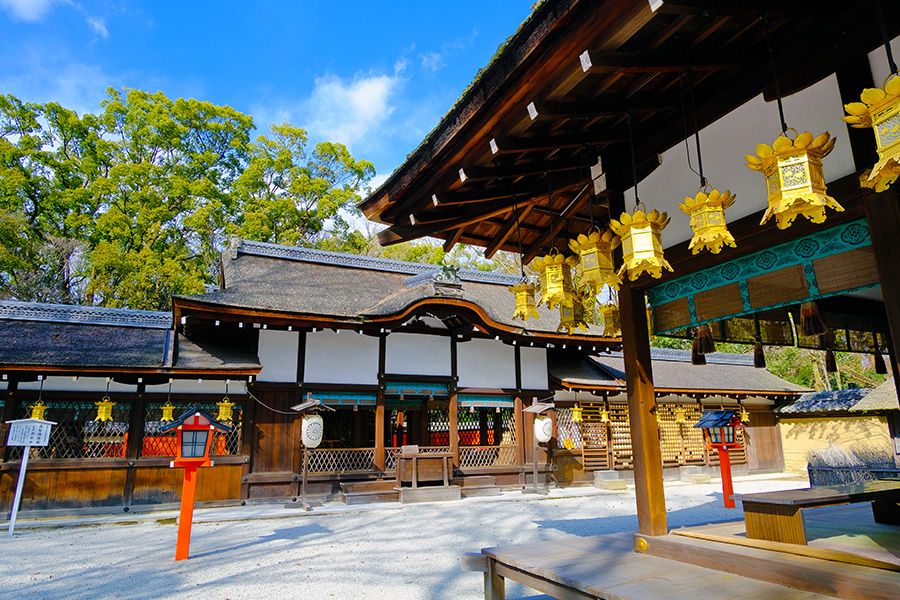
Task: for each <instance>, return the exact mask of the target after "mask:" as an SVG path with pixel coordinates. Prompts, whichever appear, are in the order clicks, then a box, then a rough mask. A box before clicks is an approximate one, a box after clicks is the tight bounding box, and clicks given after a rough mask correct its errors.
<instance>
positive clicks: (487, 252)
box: [484, 204, 534, 259]
mask: <svg viewBox="0 0 900 600" xmlns="http://www.w3.org/2000/svg"><path fill="white" fill-rule="evenodd" d="M533 206H534V205H533V204H528V205H526V206H523V207H521V208H520V209H519V211H518V213H516V211H515V210H513V211H512V213H510V215H509V217H508V218H507V220H506V222H505V223H504V224H503V226H502V227H501V228H500V232H499V233H497V234H496V235H495V236H494V237H493V239H492V240H491V243H490V244H488V245H487V246H486V247H485V249H484V257H485V258H487V259H490V258H491V257H493V256H494V255H495V254H496V253H497V251H498V250H499V249H500V248H502V247H503V244H505V243H506V242H507V240H509V238H510V237H512V236H513V235H514V234H515V233H516V229H517V228H518V229H521V221H522V219H524V218H525V217H526V216H528V213H529V212H531V209H532V207H533ZM520 235H521V231H520Z"/></svg>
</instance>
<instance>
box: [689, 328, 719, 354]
mask: <svg viewBox="0 0 900 600" xmlns="http://www.w3.org/2000/svg"><path fill="white" fill-rule="evenodd" d="M694 342H695V344H696V345H697V352H699V353H700V354H712V353H713V352H715V351H716V342H715V341H713V337H712V331H711V330H710V329H709V325H701V326H699V327H698V328H697V331H696V333H695V334H694Z"/></svg>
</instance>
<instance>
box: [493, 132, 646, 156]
mask: <svg viewBox="0 0 900 600" xmlns="http://www.w3.org/2000/svg"><path fill="white" fill-rule="evenodd" d="M626 141H628V136H627V135H619V136H609V135H600V134H590V133H585V134H573V135H549V136H545V135H536V136H533V137H501V138H491V140H490V142H489V145H490V148H491V153H493V154H495V155H496V154H515V153H521V152H535V151H547V150H556V149H560V148H581V147H583V146H587V147H592V146H603V145H606V144H613V143H616V142H626Z"/></svg>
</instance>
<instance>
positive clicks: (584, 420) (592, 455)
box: [581, 402, 610, 471]
mask: <svg viewBox="0 0 900 600" xmlns="http://www.w3.org/2000/svg"><path fill="white" fill-rule="evenodd" d="M581 408H582V412H581V439H582V457H583V460H584V470H585V471H602V470H607V469H609V468H610V464H609V423H604V422H603V421H602V420H601V416H600V413H601V411H603V404H602V403H599V402H586V403H584V404H582V405H581Z"/></svg>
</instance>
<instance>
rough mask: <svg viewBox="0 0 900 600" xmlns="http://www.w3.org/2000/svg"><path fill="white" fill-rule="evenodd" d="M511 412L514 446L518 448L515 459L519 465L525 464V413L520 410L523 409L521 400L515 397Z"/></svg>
mask: <svg viewBox="0 0 900 600" xmlns="http://www.w3.org/2000/svg"><path fill="white" fill-rule="evenodd" d="M513 406H514V408H513V412H514V413H515V419H516V446H518V449H517V452H516V457H517V458H518V462H519V464H520V465H524V464H525V413H523V412H522V410H523V409H524V408H525V407H524V405H523V402H522V398H521V397H519V396H516V400H515V404H513Z"/></svg>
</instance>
